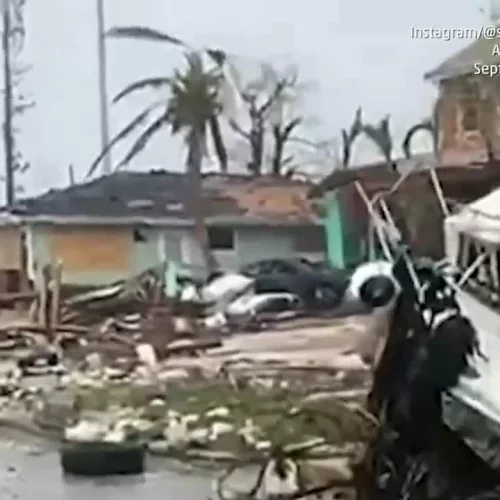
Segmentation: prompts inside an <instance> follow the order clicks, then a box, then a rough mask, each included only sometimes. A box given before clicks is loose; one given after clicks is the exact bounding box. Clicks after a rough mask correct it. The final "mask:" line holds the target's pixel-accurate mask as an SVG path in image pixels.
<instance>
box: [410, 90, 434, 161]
mask: <svg viewBox="0 0 500 500" xmlns="http://www.w3.org/2000/svg"><path fill="white" fill-rule="evenodd" d="M439 113H440V101H439V100H438V101H436V103H435V105H434V109H433V112H432V117H431V118H427V119H425V120H422V121H421V122H419V123H416V124H415V125H413V126H412V127H410V128H409V129H408V131H407V132H406V134H405V136H404V138H403V143H402V145H401V149H402V150H403V153H404V155H405V156H406V158H411V157H412V156H413V153H412V148H411V143H412V140H413V138H414V136H415V134H417V133H418V132H421V131H425V132H428V133H429V134H430V135H431V137H432V149H433V152H434V156H435V157H436V159H437V158H439V142H440V136H439Z"/></svg>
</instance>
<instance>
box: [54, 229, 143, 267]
mask: <svg viewBox="0 0 500 500" xmlns="http://www.w3.org/2000/svg"><path fill="white" fill-rule="evenodd" d="M132 245H133V241H132V235H131V232H130V230H129V229H126V228H125V229H124V228H85V229H82V228H68V229H54V230H53V232H52V256H53V258H54V259H57V260H61V261H62V266H63V269H64V271H67V272H82V271H83V272H84V271H126V270H128V269H130V265H131V259H132Z"/></svg>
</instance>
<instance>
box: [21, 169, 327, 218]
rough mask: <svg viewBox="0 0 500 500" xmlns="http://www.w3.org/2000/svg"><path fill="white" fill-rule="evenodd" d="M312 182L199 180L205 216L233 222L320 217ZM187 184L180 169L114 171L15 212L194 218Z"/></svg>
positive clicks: (239, 178)
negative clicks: (143, 171) (169, 170)
mask: <svg viewBox="0 0 500 500" xmlns="http://www.w3.org/2000/svg"><path fill="white" fill-rule="evenodd" d="M310 188H311V184H310V183H305V182H299V181H296V180H292V179H287V178H276V177H271V176H262V177H258V178H251V177H249V176H243V175H238V176H233V175H218V174H209V175H206V176H205V177H204V179H203V198H204V200H205V208H206V216H207V217H208V218H210V217H213V218H217V217H219V218H221V217H222V218H226V219H227V220H232V221H234V223H237V221H238V220H240V221H241V222H242V223H252V222H253V223H256V224H278V225H279V224H303V223H308V222H311V223H314V222H318V221H319V218H318V215H317V213H316V203H315V202H314V201H312V200H309V199H308V197H307V195H308V192H309V189H310ZM190 199H191V188H190V186H189V182H188V179H187V178H186V176H185V175H184V174H182V173H178V172H168V171H153V172H149V173H142V172H118V173H115V174H112V175H109V176H105V177H101V178H99V179H96V180H94V181H91V182H88V183H85V184H79V185H75V186H71V187H69V188H67V189H62V190H50V191H48V192H47V193H45V194H44V195H42V196H39V197H37V198H31V199H26V200H23V201H21V202H20V203H19V204H18V207H17V210H16V212H17V213H18V214H19V215H22V216H26V217H29V216H38V217H41V216H44V217H46V218H49V219H50V218H51V217H52V218H54V219H55V218H59V219H61V218H69V219H70V218H71V217H73V218H74V217H87V218H95V219H99V218H104V217H113V218H116V217H118V218H122V219H126V218H127V217H129V218H140V217H143V218H147V219H148V220H153V221H154V219H161V218H163V219H165V218H172V219H176V220H180V221H186V222H190V221H192V214H191V212H190V209H189V201H190Z"/></svg>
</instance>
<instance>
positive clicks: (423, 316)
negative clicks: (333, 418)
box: [359, 252, 500, 500]
mask: <svg viewBox="0 0 500 500" xmlns="http://www.w3.org/2000/svg"><path fill="white" fill-rule="evenodd" d="M409 262H411V261H410V260H409V257H408V255H407V254H406V252H402V255H401V257H400V259H399V260H398V261H397V262H396V264H395V266H394V270H393V272H394V276H395V278H396V280H397V281H398V283H399V284H400V285H401V288H402V292H401V294H400V296H399V299H398V303H397V306H396V308H395V312H394V315H393V321H392V326H391V329H390V332H389V337H388V340H387V343H386V346H385V350H384V352H383V354H382V357H381V361H380V363H379V365H378V367H377V370H376V373H375V377H374V383H373V388H372V393H371V395H370V402H369V405H370V410H371V411H372V412H373V413H374V414H375V415H380V414H381V413H383V415H384V419H383V425H382V428H381V430H380V433H379V436H378V438H377V440H376V442H375V443H374V444H373V448H372V452H371V454H370V455H371V457H372V459H371V463H370V464H367V470H368V471H369V481H368V486H367V488H366V489H367V491H361V492H359V493H360V498H363V499H366V500H379V499H380V500H401V499H405V500H479V499H481V500H486V499H487V498H489V499H500V475H499V474H498V473H497V472H496V471H495V470H493V469H492V468H491V467H490V466H488V465H487V464H486V463H484V462H483V461H482V460H481V459H480V458H479V457H478V456H477V455H476V454H475V453H474V452H473V451H472V450H471V449H470V448H469V447H468V446H467V445H466V444H465V443H464V441H463V440H462V439H461V437H460V436H459V435H458V434H457V433H455V432H454V431H452V430H451V429H449V428H448V427H447V426H446V425H445V424H444V423H443V417H442V396H443V393H444V392H445V391H447V390H449V389H450V388H452V387H453V386H455V385H456V384H457V383H458V380H459V377H460V376H461V375H462V374H464V373H465V372H466V371H467V369H468V367H469V357H470V356H471V355H473V354H475V353H476V352H477V349H478V340H477V333H476V331H475V329H474V327H473V325H472V324H471V322H470V321H469V320H468V319H467V318H465V317H464V316H463V315H462V314H461V312H460V307H459V305H458V303H457V302H456V300H455V296H454V293H453V291H452V290H451V289H450V287H449V285H448V284H447V283H446V280H445V279H444V278H443V277H442V276H440V275H439V274H438V273H437V271H435V270H434V269H432V268H431V267H424V268H420V269H419V268H418V266H416V267H417V273H418V277H419V280H420V281H421V283H422V284H423V287H422V290H420V292H421V293H418V292H417V290H416V289H415V287H414V285H413V281H412V279H411V275H410V273H409ZM422 292H423V293H422ZM365 487H366V485H365Z"/></svg>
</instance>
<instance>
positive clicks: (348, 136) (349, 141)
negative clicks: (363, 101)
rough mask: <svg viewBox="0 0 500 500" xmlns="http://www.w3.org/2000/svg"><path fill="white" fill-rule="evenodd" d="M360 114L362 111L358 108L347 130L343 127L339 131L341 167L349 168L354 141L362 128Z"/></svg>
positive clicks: (361, 114)
mask: <svg viewBox="0 0 500 500" xmlns="http://www.w3.org/2000/svg"><path fill="white" fill-rule="evenodd" d="M362 116H363V112H362V110H361V108H358V109H357V110H356V114H355V115H354V121H353V122H352V124H351V126H350V127H349V129H348V130H347V129H345V128H343V129H342V130H341V131H340V134H341V137H342V167H343V168H345V169H347V168H349V165H350V163H351V156H352V148H353V145H354V141H355V140H356V139H357V137H358V136H359V134H360V133H361V132H362V130H363V122H362Z"/></svg>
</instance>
